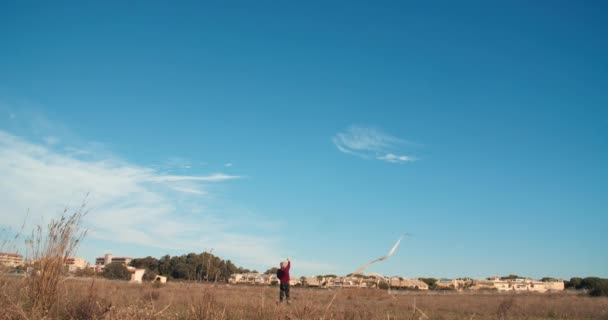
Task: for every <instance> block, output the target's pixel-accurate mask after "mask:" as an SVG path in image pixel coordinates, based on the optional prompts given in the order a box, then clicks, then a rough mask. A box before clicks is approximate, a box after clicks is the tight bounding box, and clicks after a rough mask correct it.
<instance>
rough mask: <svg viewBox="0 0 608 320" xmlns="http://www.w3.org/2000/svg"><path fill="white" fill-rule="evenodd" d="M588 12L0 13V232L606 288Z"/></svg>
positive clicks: (213, 5) (562, 7) (601, 149)
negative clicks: (71, 218)
mask: <svg viewBox="0 0 608 320" xmlns="http://www.w3.org/2000/svg"><path fill="white" fill-rule="evenodd" d="M606 9H608V8H606V5H605V4H603V3H600V2H599V1H597V2H594V1H589V2H587V3H574V2H566V1H563V2H562V1H557V2H556V1H537V2H532V3H531V2H529V1H521V2H519V1H514V2H504V3H489V2H487V1H479V2H467V1H465V2H454V1H446V2H443V1H437V2H433V3H404V2H401V1H394V2H393V1H390V2H383V3H380V2H373V3H372V2H367V3H364V2H353V1H344V2H331V3H328V2H325V1H324V2H312V1H309V2H306V3H299V4H297V3H295V2H291V3H281V4H279V3H276V2H265V1H255V2H226V1H222V2H220V1H217V2H204V3H201V2H196V3H194V2H191V3H189V2H185V1H184V2H180V3H179V4H174V3H169V2H156V1H146V2H143V1H142V2H131V3H129V4H124V3H121V2H105V3H88V4H83V3H81V2H71V3H68V2H53V3H50V2H49V3H32V2H15V3H10V2H4V3H2V4H0V43H1V46H2V47H1V49H2V50H0V159H2V160H0V208H1V209H2V210H1V212H0V222H1V224H2V225H4V226H5V227H13V228H14V227H16V226H18V225H19V223H20V222H21V221H22V220H23V219H24V217H25V213H26V212H27V210H28V209H29V210H30V218H29V219H30V220H31V221H32V223H35V221H38V220H36V219H38V217H40V216H44V217H45V219H48V218H49V217H50V216H52V215H54V214H56V213H58V212H60V211H61V208H62V207H63V206H65V205H66V204H67V205H72V206H74V205H76V204H78V203H79V202H80V201H81V200H82V198H83V195H84V194H86V193H87V192H90V198H89V200H88V201H89V205H90V207H91V208H92V209H93V210H92V212H91V214H90V215H89V216H88V217H87V221H86V225H87V228H89V230H90V234H89V236H88V237H87V240H86V241H85V243H84V244H83V245H82V247H81V249H80V255H82V256H84V257H86V258H87V259H89V260H92V259H93V258H94V257H96V256H100V255H102V254H103V253H105V252H108V251H111V252H112V253H113V254H115V255H122V256H144V255H153V256H160V255H163V254H165V253H169V254H182V253H187V252H192V251H194V252H201V251H203V250H211V249H213V250H214V252H215V253H217V254H219V255H220V256H222V257H224V258H229V259H232V260H233V261H235V262H236V263H237V264H239V265H243V266H245V267H249V268H257V269H259V270H262V269H264V268H269V267H271V266H274V265H276V264H277V263H278V261H279V259H280V258H281V257H285V256H291V257H292V259H293V260H294V273H295V274H297V275H313V274H318V273H340V274H345V273H348V272H352V271H353V270H355V269H357V268H358V267H359V266H360V265H362V264H364V263H365V262H367V261H369V260H372V259H374V258H377V257H378V256H380V255H383V254H385V253H386V252H387V251H388V250H389V249H390V247H391V246H392V244H393V243H394V242H395V241H396V240H397V239H398V238H399V236H400V235H401V234H403V233H406V232H407V233H410V234H411V236H409V237H407V238H406V239H404V241H403V242H402V244H401V246H400V247H399V249H398V250H397V251H396V253H395V254H394V256H393V257H391V258H390V259H389V260H386V261H383V262H381V263H379V264H377V265H374V266H373V267H371V269H370V271H374V272H380V273H384V274H391V275H392V274H399V275H403V276H411V277H416V276H435V277H458V276H471V277H484V276H491V275H502V274H509V273H516V274H521V275H527V276H532V277H537V278H538V277H542V276H554V277H563V278H569V277H571V276H575V275H577V276H588V275H596V276H603V277H608V273H607V272H608V271H607V270H608V254H607V253H606V250H605V248H606V246H607V245H608V240H606V239H607V238H606V236H605V234H606V230H607V229H608V214H607V211H608V182H607V181H608V165H607V164H608V106H607V105H608V94H607V93H606V92H608V59H607V58H606V57H608V43H607V42H606V39H608V22H606V19H605V17H604V13H605V12H606Z"/></svg>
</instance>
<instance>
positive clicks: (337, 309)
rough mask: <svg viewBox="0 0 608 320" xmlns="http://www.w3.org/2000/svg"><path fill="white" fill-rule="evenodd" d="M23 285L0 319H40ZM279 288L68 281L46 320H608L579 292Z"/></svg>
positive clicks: (6, 292) (10, 293)
mask: <svg viewBox="0 0 608 320" xmlns="http://www.w3.org/2000/svg"><path fill="white" fill-rule="evenodd" d="M24 286H25V282H24V280H23V279H18V278H8V277H4V278H0V292H2V296H1V298H0V310H4V311H5V312H4V313H3V314H2V315H0V319H26V318H29V319H40V318H41V317H40V316H39V314H32V313H31V310H30V309H28V306H27V304H26V303H23V302H27V301H28V299H27V296H26V295H25V293H24V292H23V290H22V289H23V288H24ZM277 300H278V288H277V287H267V286H264V287H262V286H258V287H255V286H235V285H232V286H230V285H225V284H221V285H207V284H197V283H187V282H180V283H177V282H173V283H168V284H166V285H164V286H162V287H155V286H153V285H151V284H143V285H138V284H129V283H127V282H123V281H109V280H103V279H90V278H82V279H78V278H74V279H68V280H66V281H61V282H60V285H59V287H58V300H57V303H56V305H55V306H54V307H53V308H52V310H50V312H48V313H47V314H46V315H45V316H46V319H127V320H129V319H445V320H448V319H530V320H532V319H608V298H605V297H603V298H592V297H588V296H583V295H579V294H570V293H562V294H516V295H514V294H497V293H478V294H472V293H464V294H458V293H443V294H437V293H433V292H428V293H424V292H393V294H388V293H387V292H386V291H383V290H376V289H341V290H320V289H310V288H292V303H291V304H290V305H285V304H283V305H279V304H277Z"/></svg>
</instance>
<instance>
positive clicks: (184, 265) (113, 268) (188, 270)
mask: <svg viewBox="0 0 608 320" xmlns="http://www.w3.org/2000/svg"><path fill="white" fill-rule="evenodd" d="M129 265H130V266H132V267H135V268H138V269H145V270H146V272H145V273H144V278H143V280H145V281H150V280H154V278H155V277H156V275H161V276H165V277H168V278H171V279H178V280H190V281H208V282H218V281H219V282H222V281H223V282H225V281H228V279H229V278H230V275H231V274H233V273H248V272H251V271H250V270H248V269H244V268H242V267H237V266H236V265H235V264H234V263H233V262H232V261H230V260H224V259H221V258H220V257H218V256H215V255H213V254H212V253H210V252H203V253H198V254H197V253H189V254H185V255H181V256H170V255H165V256H162V257H161V258H160V259H157V258H155V257H151V256H148V257H145V258H136V259H133V260H131V263H130V264H129ZM104 277H106V278H108V279H125V280H128V279H129V278H130V273H129V272H128V270H127V268H126V266H124V265H123V264H121V263H111V264H109V265H107V266H105V267H104Z"/></svg>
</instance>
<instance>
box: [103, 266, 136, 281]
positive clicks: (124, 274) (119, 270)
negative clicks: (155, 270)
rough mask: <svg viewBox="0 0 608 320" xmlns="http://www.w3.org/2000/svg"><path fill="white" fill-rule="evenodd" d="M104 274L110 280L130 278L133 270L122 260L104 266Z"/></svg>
mask: <svg viewBox="0 0 608 320" xmlns="http://www.w3.org/2000/svg"><path fill="white" fill-rule="evenodd" d="M103 276H104V278H106V279H110V280H130V279H131V272H129V270H128V269H127V267H126V266H125V265H124V264H122V263H120V262H112V263H110V264H108V265H106V266H105V267H104V268H103Z"/></svg>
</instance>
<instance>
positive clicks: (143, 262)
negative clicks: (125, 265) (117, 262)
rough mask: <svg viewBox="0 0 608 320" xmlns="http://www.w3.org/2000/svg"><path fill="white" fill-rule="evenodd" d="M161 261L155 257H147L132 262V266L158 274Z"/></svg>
mask: <svg viewBox="0 0 608 320" xmlns="http://www.w3.org/2000/svg"><path fill="white" fill-rule="evenodd" d="M159 264H160V261H158V259H156V258H154V257H150V256H147V257H145V258H136V259H133V260H131V263H130V265H131V266H132V267H135V268H137V269H146V270H150V271H154V272H156V273H158V271H159V270H158V266H159Z"/></svg>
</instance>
